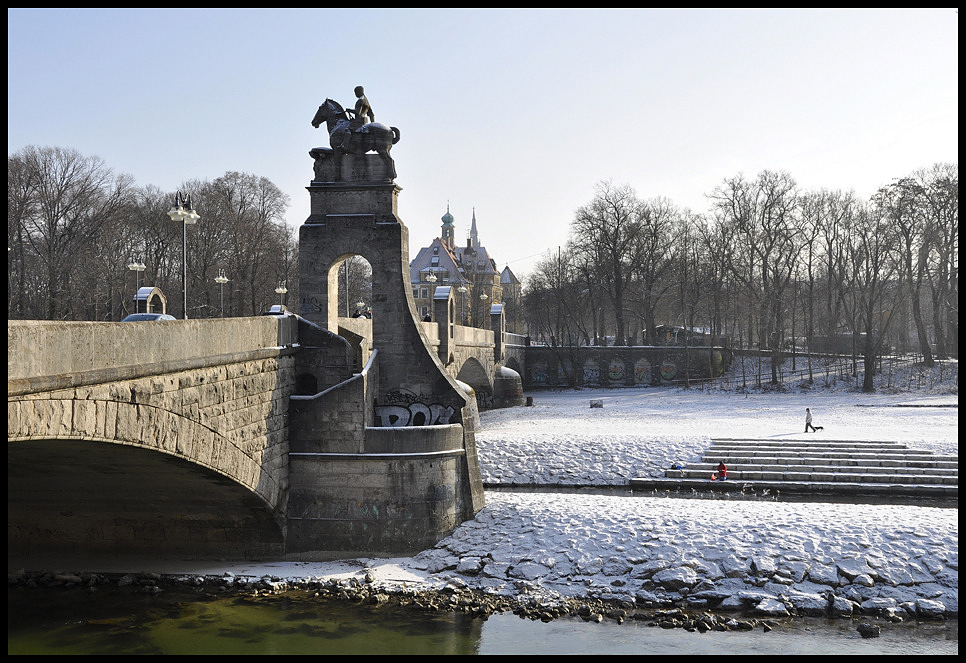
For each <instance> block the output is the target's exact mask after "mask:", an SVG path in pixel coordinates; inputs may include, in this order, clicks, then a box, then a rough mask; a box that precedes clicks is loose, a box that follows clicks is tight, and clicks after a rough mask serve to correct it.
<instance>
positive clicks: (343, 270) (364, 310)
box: [336, 255, 372, 318]
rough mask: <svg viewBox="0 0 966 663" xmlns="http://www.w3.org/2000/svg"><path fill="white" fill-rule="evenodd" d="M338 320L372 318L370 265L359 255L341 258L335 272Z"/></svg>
mask: <svg viewBox="0 0 966 663" xmlns="http://www.w3.org/2000/svg"><path fill="white" fill-rule="evenodd" d="M336 274H337V276H338V297H337V304H338V311H339V317H340V318H361V317H365V318H371V317H372V265H370V264H369V261H368V260H366V259H365V258H363V257H362V256H360V255H347V256H343V260H342V262H341V264H340V265H339V267H338V269H337V270H336Z"/></svg>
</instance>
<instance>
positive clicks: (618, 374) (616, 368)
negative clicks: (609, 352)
mask: <svg viewBox="0 0 966 663" xmlns="http://www.w3.org/2000/svg"><path fill="white" fill-rule="evenodd" d="M607 379H608V380H610V381H611V382H622V381H623V380H624V361H623V360H622V359H615V360H614V361H612V362H611V363H610V366H608V367H607Z"/></svg>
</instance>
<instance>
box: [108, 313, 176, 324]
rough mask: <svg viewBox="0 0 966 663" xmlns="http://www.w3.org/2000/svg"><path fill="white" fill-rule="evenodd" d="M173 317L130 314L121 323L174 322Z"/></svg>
mask: <svg viewBox="0 0 966 663" xmlns="http://www.w3.org/2000/svg"><path fill="white" fill-rule="evenodd" d="M176 319H177V318H175V317H174V316H173V315H168V314H167V313H132V314H131V315H129V316H127V317H126V318H124V319H123V320H121V322H141V321H142V320H176Z"/></svg>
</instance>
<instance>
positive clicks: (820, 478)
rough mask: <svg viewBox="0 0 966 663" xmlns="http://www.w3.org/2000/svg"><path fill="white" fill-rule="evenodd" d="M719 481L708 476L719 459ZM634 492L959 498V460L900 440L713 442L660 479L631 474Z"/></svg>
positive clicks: (716, 465) (954, 499)
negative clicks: (722, 474)
mask: <svg viewBox="0 0 966 663" xmlns="http://www.w3.org/2000/svg"><path fill="white" fill-rule="evenodd" d="M721 461H724V463H725V465H727V466H728V478H727V480H725V481H711V476H712V474H714V473H715V471H716V468H717V467H718V463H719V462H721ZM630 487H631V488H632V489H634V490H653V491H664V492H667V491H676V492H678V493H680V492H697V491H700V492H707V491H711V492H724V491H730V492H741V493H743V494H745V495H769V494H770V495H777V494H784V495H786V496H788V495H800V496H809V495H811V496H814V497H816V498H819V497H823V496H825V497H828V496H837V497H842V498H855V500H856V501H863V500H864V499H868V498H872V497H876V498H879V499H877V500H876V501H890V500H891V499H894V498H903V500H904V501H905V500H906V499H908V498H925V499H926V500H928V501H934V500H937V499H938V500H939V501H942V502H945V503H947V504H948V503H951V502H957V503H958V499H959V457H958V456H946V455H941V454H935V453H933V452H931V451H924V450H920V449H910V448H909V447H907V446H906V445H905V444H903V443H900V442H874V441H863V442H856V441H846V440H832V441H826V440H814V439H813V440H775V439H730V438H718V439H714V440H712V443H711V446H710V447H709V448H708V450H707V451H706V452H705V453H704V454H703V456H702V457H701V460H700V461H698V462H693V463H688V464H687V465H686V466H684V467H683V468H682V469H668V470H667V471H666V472H665V475H664V478H643V479H631V480H630Z"/></svg>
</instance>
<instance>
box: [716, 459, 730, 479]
mask: <svg viewBox="0 0 966 663" xmlns="http://www.w3.org/2000/svg"><path fill="white" fill-rule="evenodd" d="M727 478H728V466H727V465H725V462H724V461H721V462H720V463H718V481H724V480H725V479H727Z"/></svg>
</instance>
